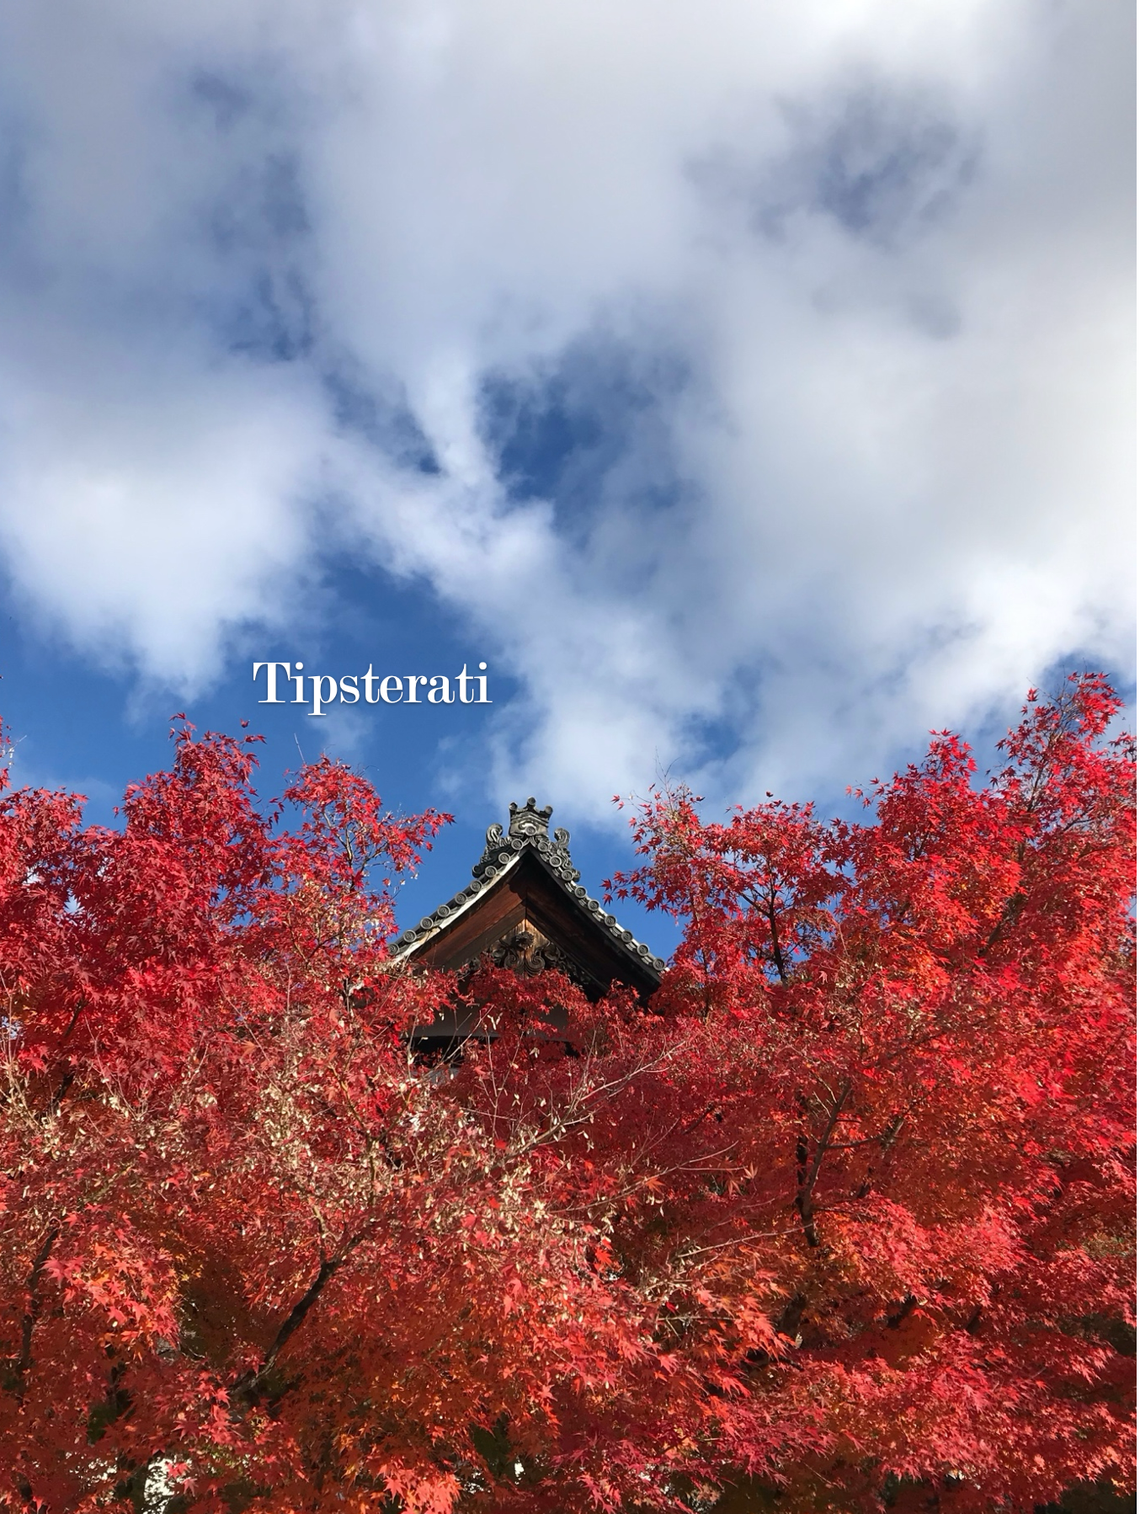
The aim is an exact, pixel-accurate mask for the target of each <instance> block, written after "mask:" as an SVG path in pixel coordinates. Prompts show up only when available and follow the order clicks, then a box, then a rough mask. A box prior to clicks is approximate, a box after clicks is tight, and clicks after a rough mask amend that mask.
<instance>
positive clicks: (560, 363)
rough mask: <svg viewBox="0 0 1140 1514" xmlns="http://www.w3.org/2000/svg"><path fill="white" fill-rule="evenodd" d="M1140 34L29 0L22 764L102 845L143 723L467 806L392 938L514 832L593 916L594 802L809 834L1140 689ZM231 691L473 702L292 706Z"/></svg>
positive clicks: (959, 6) (763, 15)
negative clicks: (1047, 723)
mask: <svg viewBox="0 0 1140 1514" xmlns="http://www.w3.org/2000/svg"><path fill="white" fill-rule="evenodd" d="M1132 26H1133V16H1132V7H1131V5H1130V4H1128V3H1125V0H1098V3H1097V4H1095V5H1090V4H1088V3H1087V0H923V4H922V5H915V4H914V3H913V0H763V3H757V0H704V3H702V4H699V5H698V4H692V3H684V4H682V3H680V0H544V3H543V4H541V5H535V4H534V3H533V0H367V3H357V0H195V3H194V4H193V5H192V6H167V5H162V6H156V5H154V4H152V3H149V0H148V3H143V0H46V3H45V0H8V3H7V4H6V5H5V6H4V8H3V10H2V11H0V674H2V681H0V713H2V714H3V716H4V718H5V720H6V721H7V724H8V726H9V728H10V732H11V737H12V740H13V742H14V752H15V760H14V766H13V776H14V780H15V781H16V782H18V783H32V784H44V785H50V786H58V785H62V786H66V787H68V788H71V789H79V790H81V791H82V792H84V793H86V794H87V795H88V796H89V799H90V814H91V816H92V818H93V819H97V820H100V821H109V820H110V819H111V818H112V816H113V807H114V804H115V802H116V799H117V797H118V796H119V795H120V794H121V792H122V788H123V786H124V784H125V783H126V782H128V781H130V780H131V779H135V778H138V777H139V776H141V775H142V774H143V773H144V772H146V771H150V770H153V769H155V768H157V767H159V766H161V765H163V764H164V763H165V762H166V761H167V754H168V750H169V747H168V731H169V728H170V716H171V715H172V714H173V713H175V712H176V711H185V712H186V714H187V715H188V716H189V718H190V719H191V720H193V721H194V722H195V723H196V724H197V725H199V726H201V727H204V728H215V729H225V730H231V731H236V730H237V729H238V725H239V722H240V721H241V720H243V719H248V720H249V721H250V722H251V728H252V729H255V730H259V731H262V732H264V733H265V735H266V737H267V741H266V745H265V748H264V750H263V764H264V766H263V777H262V780H261V783H262V786H263V788H264V791H265V792H266V793H267V794H270V793H275V792H278V791H279V789H280V786H281V775H282V773H283V771H284V770H285V769H287V768H289V767H291V766H292V767H295V766H296V765H297V763H298V762H299V761H300V760H301V759H302V758H303V759H305V760H312V759H313V758H315V757H317V756H319V755H320V753H321V752H328V753H330V754H331V755H334V756H337V757H340V758H342V759H344V760H346V761H349V762H352V763H353V764H354V765H356V766H358V767H359V768H361V769H362V770H363V771H365V772H366V773H367V774H368V776H369V777H370V778H371V779H372V780H373V782H374V783H375V784H376V786H377V787H378V789H379V790H380V792H381V793H382V795H383V796H384V798H385V800H386V802H387V803H389V804H390V805H391V806H392V807H393V808H395V809H400V810H404V811H412V810H416V809H419V808H423V807H424V806H426V805H435V806H436V807H440V808H445V809H447V810H450V811H451V812H453V813H454V814H455V816H456V824H455V826H454V827H453V828H452V830H451V832H450V833H449V834H448V835H447V836H446V837H445V838H444V839H443V840H442V841H441V842H440V843H439V845H438V846H437V853H436V855H435V856H434V857H433V858H432V859H431V860H430V862H429V863H427V864H426V865H425V868H424V869H423V872H422V874H421V877H420V878H419V879H418V880H417V881H415V882H414V883H412V884H410V885H409V887H408V889H407V892H406V896H405V899H404V900H403V901H402V907H401V914H402V918H401V923H402V924H407V923H413V922H414V919H415V918H417V917H418V915H419V914H420V913H422V912H426V911H427V910H429V909H431V908H432V907H434V905H435V904H436V903H438V902H439V901H440V900H441V899H443V898H446V897H448V896H449V895H450V894H451V893H452V892H454V891H455V889H456V888H458V887H460V886H462V884H463V882H464V880H465V877H466V872H467V869H468V868H469V867H470V865H471V863H472V862H474V861H475V858H476V856H477V855H478V852H479V850H480V847H481V837H482V832H483V830H484V829H485V827H486V826H487V825H488V824H489V823H490V822H491V821H492V820H503V819H505V811H506V805H507V801H508V800H510V799H517V800H520V801H521V800H522V799H524V798H525V797H526V796H527V795H528V794H535V795H536V796H537V797H538V799H539V802H540V803H542V802H548V803H551V804H553V805H554V807H555V823H562V824H566V825H569V826H570V827H571V829H572V831H573V835H574V840H573V843H572V851H573V854H574V857H575V861H576V863H577V865H578V866H579V867H580V868H581V870H582V872H583V881H584V882H586V883H587V884H588V885H589V886H590V887H591V889H592V890H593V891H597V889H598V886H599V885H600V881H601V878H602V877H603V875H604V874H606V873H609V872H611V871H612V870H613V869H614V868H615V867H625V866H628V865H629V864H630V862H631V860H632V859H631V855H630V852H629V846H628V841H627V839H626V835H625V830H624V827H625V819H626V817H627V816H628V810H627V811H626V813H625V815H623V814H621V813H620V812H619V811H617V810H616V809H615V807H614V805H613V803H612V798H613V796H614V795H615V794H620V795H626V796H628V795H644V794H646V793H647V792H648V790H649V789H650V787H651V786H652V785H653V784H654V783H655V782H659V781H661V779H662V778H668V779H669V780H671V781H675V782H687V783H689V784H690V785H691V786H692V787H693V788H695V789H696V790H697V791H698V792H699V793H701V794H703V795H704V796H705V800H706V808H707V811H708V813H710V814H717V813H720V812H721V811H723V810H724V808H725V807H726V806H729V805H732V804H734V803H744V804H748V803H754V802H756V801H757V800H758V799H760V798H762V797H763V795H764V793H765V792H766V791H769V790H771V791H774V792H776V793H778V794H780V795H781V796H782V797H785V798H788V799H814V800H816V801H817V802H818V803H819V804H820V805H821V806H823V807H825V808H828V807H830V809H832V810H834V809H835V808H836V807H838V806H841V805H842V804H843V803H844V802H845V801H844V793H845V789H846V787H847V785H852V784H858V783H862V782H865V781H867V780H868V779H869V778H870V777H873V776H878V775H880V774H882V773H884V772H886V771H889V770H890V769H891V767H892V766H897V765H899V764H900V763H902V762H905V761H907V760H910V759H911V758H913V757H914V756H915V755H916V754H917V753H918V752H920V751H921V749H922V746H923V744H924V742H925V739H926V734H927V732H928V731H929V730H930V729H932V728H933V729H942V728H945V727H952V728H955V729H959V730H963V731H965V732H966V733H967V734H968V735H969V736H971V737H972V738H973V739H975V740H977V741H978V742H979V744H980V745H981V746H983V747H984V746H985V745H986V744H987V743H989V742H991V741H992V738H993V736H994V735H995V734H996V733H999V732H1000V731H1001V730H1002V729H1004V727H1005V726H1006V725H1007V724H1009V723H1010V722H1011V721H1012V720H1013V719H1014V718H1015V717H1016V713H1017V709H1018V707H1019V705H1020V703H1021V700H1022V698H1023V696H1024V693H1025V690H1026V689H1027V688H1028V687H1029V686H1030V685H1036V684H1044V685H1046V686H1048V685H1049V684H1050V681H1053V682H1055V681H1056V680H1057V679H1058V678H1060V677H1061V676H1063V673H1064V671H1065V670H1069V669H1084V668H1097V669H1104V670H1106V671H1108V672H1109V673H1110V675H1111V676H1112V677H1113V678H1114V679H1115V681H1116V682H1117V684H1118V686H1119V687H1121V688H1122V690H1124V692H1125V693H1126V694H1127V695H1128V696H1129V697H1131V695H1132V691H1133V689H1134V657H1133V649H1134V634H1135V633H1134V610H1133V593H1134V586H1133V571H1134V569H1133V564H1134V543H1133V524H1132V500H1133V497H1134V479H1133V470H1134V450H1133V447H1134V444H1133V439H1132V427H1133V415H1134V396H1133V377H1132V375H1133V364H1134V330H1135V326H1134V319H1135V317H1134V285H1133V275H1134V267H1135V252H1134V235H1133V229H1134V211H1133V205H1132V198H1133V194H1132V191H1133V184H1134V144H1135V127H1134V116H1133V108H1134V107H1133V100H1134V65H1135V56H1136V54H1135V42H1134V38H1133V35H1132ZM258 660H261V661H265V660H280V661H288V662H289V663H290V665H291V667H293V665H294V664H296V663H297V662H303V663H304V666H305V676H306V678H311V677H312V676H314V675H315V676H321V677H323V676H326V675H327V676H330V677H334V678H337V679H339V678H340V677H341V676H345V675H348V676H353V675H355V676H357V677H359V676H360V675H362V674H364V673H365V672H366V670H367V669H368V668H369V667H372V668H373V669H374V671H375V673H376V674H378V675H387V674H391V675H394V676H399V677H400V678H401V679H402V680H404V683H405V684H406V680H407V678H408V677H410V676H415V675H422V676H423V677H425V678H427V677H432V676H440V677H447V678H448V679H451V680H454V679H455V677H456V675H457V674H458V673H459V672H460V670H461V669H462V668H463V667H466V668H467V669H468V671H469V672H470V673H474V672H475V671H476V670H477V667H478V664H480V663H484V662H485V663H486V664H487V678H488V698H489V700H490V702H489V703H488V704H482V703H472V704H468V705H465V704H461V703H460V702H459V701H458V700H454V702H453V703H452V704H449V705H448V704H442V703H441V704H434V705H428V704H426V703H425V702H424V698H425V695H426V692H427V690H426V686H425V687H424V688H422V689H420V694H419V702H417V703H416V704H415V705H412V704H409V703H407V702H402V703H401V704H399V705H395V704H393V705H387V704H385V703H383V702H377V703H376V704H375V705H366V704H365V702H364V701H363V700H360V701H358V702H357V703H356V704H353V705H348V704H339V703H338V704H335V705H334V706H333V707H332V708H331V709H330V710H329V711H328V712H327V714H324V715H320V716H316V715H314V714H312V713H310V712H309V709H308V708H307V707H306V706H303V705H302V706H295V705H293V704H286V705H266V704H264V703H260V702H259V701H261V700H263V699H264V697H265V694H266V692H267V691H266V684H265V675H264V674H262V675H261V681H260V683H255V682H254V679H253V677H252V668H253V664H254V662H255V661H258ZM293 670H294V671H295V668H294V669H293ZM303 687H304V688H305V689H308V688H310V687H311V685H308V684H306V685H305V686H303ZM390 687H394V686H390ZM416 687H417V688H418V689H419V688H420V686H419V685H417V686H416ZM448 689H449V691H450V692H451V693H452V694H454V693H455V685H454V683H451V684H449V685H448ZM627 919H628V921H629V923H630V925H631V928H635V929H638V930H640V932H641V934H642V935H643V936H644V938H645V939H647V940H648V941H649V942H650V944H651V945H653V946H654V948H655V949H656V950H664V949H666V947H667V945H668V942H669V940H670V939H671V938H670V929H671V928H670V927H669V925H668V923H667V922H660V921H653V920H645V919H643V918H642V917H641V915H640V913H639V912H637V911H632V910H630V909H626V910H625V911H624V912H623V921H624V920H627Z"/></svg>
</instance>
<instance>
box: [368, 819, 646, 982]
mask: <svg viewBox="0 0 1140 1514" xmlns="http://www.w3.org/2000/svg"><path fill="white" fill-rule="evenodd" d="M550 815H551V809H550V806H549V805H547V806H545V807H544V808H543V809H539V808H538V807H537V806H536V804H535V801H534V799H533V798H530V799H528V800H527V802H526V804H525V805H522V806H519V805H517V804H512V805H511V810H510V822H509V825H508V829H507V831H506V832H505V833H504V831H503V827H502V826H501V825H498V824H495V825H492V826H490V827H489V828H488V830H487V839H486V844H485V846H484V848H483V854H482V856H481V857H480V858H479V860H478V862H476V864H475V866H474V867H473V868H472V870H471V871H472V875H473V878H474V881H473V882H472V883H469V884H468V885H467V887H466V888H463V889H460V891H459V893H457V894H456V895H455V896H454V897H453V898H451V899H449V900H448V901H447V902H446V903H445V904H441V905H440V906H439V908H438V909H436V910H434V911H433V912H432V914H430V915H425V916H424V918H423V919H422V920H421V921H420V923H419V925H417V926H414V927H412V929H410V930H406V931H405V932H404V933H403V935H402V936H400V938H399V939H398V941H397V942H396V949H395V953H394V956H395V959H396V960H404V961H408V962H411V961H420V962H423V963H424V965H430V966H434V967H440V968H446V969H450V970H454V969H455V968H456V967H457V966H460V965H462V964H463V963H465V962H468V961H473V960H475V959H476V958H477V957H478V956H480V955H481V953H482V952H483V951H487V950H490V951H492V952H493V953H496V952H497V949H498V948H503V950H505V951H506V953H507V955H508V956H510V955H511V945H510V941H511V933H512V931H516V932H517V931H518V930H519V929H520V928H523V929H526V930H528V931H529V932H530V933H531V934H532V935H533V936H534V937H535V938H536V939H537V941H538V942H539V943H541V944H542V950H543V951H544V953H545V958H546V959H549V960H548V961H547V964H546V965H555V962H556V960H557V956H556V954H561V955H562V957H563V958H564V961H560V962H558V965H559V966H562V967H563V968H564V970H567V969H569V972H568V975H569V976H571V977H575V976H577V977H578V978H579V980H580V981H581V982H582V986H583V987H584V988H586V990H587V992H590V991H591V989H592V990H593V991H594V992H595V993H598V992H604V990H605V988H606V986H607V983H608V982H609V981H613V980H615V979H616V980H617V981H619V982H622V983H628V984H629V985H630V986H631V987H633V988H636V989H637V990H638V992H639V993H641V994H643V995H644V994H648V993H652V991H653V990H654V989H655V988H656V987H657V984H658V983H659V982H660V978H661V974H662V972H663V971H664V969H665V963H664V962H663V961H662V960H661V958H660V957H655V956H654V955H653V953H652V952H651V951H650V950H649V948H648V947H647V946H645V945H643V944H642V943H641V942H639V941H637V940H635V938H634V936H633V934H632V932H631V931H628V930H623V928H622V927H621V926H620V925H619V924H618V922H617V920H615V918H614V916H613V915H611V914H608V913H607V912H606V910H605V909H603V907H602V906H601V904H599V903H598V901H597V900H596V899H592V898H590V896H589V895H588V894H587V892H586V890H585V888H583V887H582V885H581V883H580V882H579V881H578V880H579V877H580V874H579V872H578V870H577V868H575V867H574V864H573V862H572V861H571V858H570V851H569V842H570V832H569V831H567V830H564V829H562V828H561V827H560V828H558V829H557V830H555V831H554V833H553V836H552V835H551V834H550ZM551 948H553V952H552V950H551ZM515 955H516V956H517V952H515ZM510 965H514V962H513V961H512V962H511V963H510ZM575 968H576V969H577V972H575V971H574V970H573V969H575Z"/></svg>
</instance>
